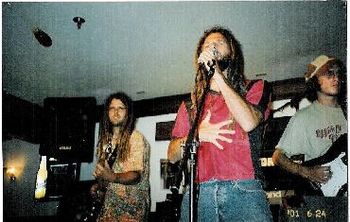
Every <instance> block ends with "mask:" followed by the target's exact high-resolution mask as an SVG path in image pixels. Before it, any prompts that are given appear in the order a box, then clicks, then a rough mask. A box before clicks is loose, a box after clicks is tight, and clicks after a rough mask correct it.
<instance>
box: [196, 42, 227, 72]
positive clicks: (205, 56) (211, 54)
mask: <svg viewBox="0 0 350 222" xmlns="http://www.w3.org/2000/svg"><path fill="white" fill-rule="evenodd" d="M220 57H221V55H220V53H219V51H218V50H217V49H216V47H215V46H213V47H209V48H207V49H205V50H204V51H202V53H201V54H200V55H199V57H198V61H197V62H198V64H203V65H204V66H205V68H206V70H207V71H209V70H210V69H213V68H214V69H215V66H216V61H217V60H218V59H219V58H220Z"/></svg>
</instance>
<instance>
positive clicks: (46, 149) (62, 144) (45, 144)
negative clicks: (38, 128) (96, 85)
mask: <svg viewBox="0 0 350 222" xmlns="http://www.w3.org/2000/svg"><path fill="white" fill-rule="evenodd" d="M44 114H45V118H44V122H43V124H42V129H43V133H42V139H41V143H40V150H39V153H40V155H45V156H48V157H54V158H56V159H58V160H59V161H69V162H92V161H93V155H94V145H95V144H94V138H95V123H96V99H95V98H94V97H72V98H62V97H48V98H46V99H45V100H44Z"/></svg>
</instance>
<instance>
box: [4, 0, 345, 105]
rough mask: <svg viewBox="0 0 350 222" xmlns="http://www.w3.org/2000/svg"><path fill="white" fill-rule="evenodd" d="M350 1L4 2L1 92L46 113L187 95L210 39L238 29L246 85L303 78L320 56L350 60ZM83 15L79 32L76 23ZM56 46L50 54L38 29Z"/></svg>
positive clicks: (235, 31)
mask: <svg viewBox="0 0 350 222" xmlns="http://www.w3.org/2000/svg"><path fill="white" fill-rule="evenodd" d="M345 5H346V3H345V2H343V1H322V2H320V1H312V2H310V1H290V2H286V1H271V2H266V1H265V2H251V1H250V2H235V1H229V2H227V1H225V2H223V1H214V2H208V1H205V2H199V1H192V2H184V1H175V2H105V3H101V2H85V3H83V2H71V3H67V2H65V3H60V2H54V3H42V2H34V3H29V2H11V3H6V2H3V3H2V31H3V32H2V65H3V66H2V80H3V81H2V87H3V89H4V90H5V91H6V92H7V93H10V94H12V95H14V96H17V97H20V98H22V99H25V100H27V101H30V102H33V103H36V104H39V105H42V104H43V100H44V98H46V97H85V96H93V97H96V99H97V102H98V104H102V103H103V100H104V99H105V97H107V95H109V94H110V93H112V92H116V91H124V92H126V93H127V94H129V95H130V96H131V97H132V98H133V99H134V100H141V99H150V98H156V97H163V96H170V95H177V94H184V93H188V92H190V90H191V88H192V85H193V82H194V68H193V54H194V50H195V46H196V44H197V41H198V39H199V37H200V36H201V35H202V33H203V31H204V30H205V29H207V28H209V27H210V26H212V25H216V24H219V25H223V26H225V27H228V28H230V29H231V30H232V31H233V33H234V34H235V36H236V38H237V39H238V40H239V41H240V43H241V45H242V48H243V53H244V56H245V67H246V70H245V73H246V76H247V78H251V79H255V78H264V79H265V80H268V81H276V80H283V79H288V78H295V77H302V76H303V73H304V72H305V71H306V64H307V63H309V62H310V61H311V60H312V59H314V58H315V57H316V56H318V55H320V54H329V55H333V56H336V57H338V58H340V59H341V60H342V61H343V62H345V61H346V40H347V39H346V38H347V36H346V34H347V27H346V6H345ZM76 16H80V17H83V18H84V19H85V21H86V22H85V23H83V24H82V26H81V28H80V29H78V28H77V25H76V23H74V22H73V18H74V17H76ZM34 27H38V28H40V29H41V30H43V31H44V32H46V33H47V34H48V35H49V36H50V37H51V39H52V46H51V47H44V46H42V45H40V44H39V42H38V41H37V40H36V39H35V37H34V35H33V33H32V29H33V28H34Z"/></svg>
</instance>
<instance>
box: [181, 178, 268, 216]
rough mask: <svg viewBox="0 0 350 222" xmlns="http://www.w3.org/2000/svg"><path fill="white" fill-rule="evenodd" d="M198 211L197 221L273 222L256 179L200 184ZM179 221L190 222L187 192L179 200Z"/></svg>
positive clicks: (264, 195) (265, 199)
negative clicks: (180, 203) (180, 201)
mask: <svg viewBox="0 0 350 222" xmlns="http://www.w3.org/2000/svg"><path fill="white" fill-rule="evenodd" d="M197 209H198V214H197V215H198V216H197V221H198V222H202V221H208V222H215V221H218V222H219V221H220V222H222V221H227V222H239V221H248V222H255V221H256V222H265V221H266V222H272V221H273V219H272V214H271V211H270V207H269V203H268V201H267V197H266V194H265V192H264V190H263V189H262V186H261V183H260V181H259V180H237V181H218V180H210V181H207V182H203V183H200V185H199V197H198V208H197ZM194 210H195V209H194ZM180 221H183V222H188V221H189V191H187V192H186V193H185V195H184V198H183V201H182V206H181V218H180Z"/></svg>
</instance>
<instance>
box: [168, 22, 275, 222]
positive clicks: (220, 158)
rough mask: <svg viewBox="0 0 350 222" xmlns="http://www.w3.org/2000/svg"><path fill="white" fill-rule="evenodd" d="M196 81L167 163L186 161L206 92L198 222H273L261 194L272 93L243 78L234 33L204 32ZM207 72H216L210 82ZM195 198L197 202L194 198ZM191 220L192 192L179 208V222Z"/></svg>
mask: <svg viewBox="0 0 350 222" xmlns="http://www.w3.org/2000/svg"><path fill="white" fill-rule="evenodd" d="M195 66H196V77H195V86H194V89H193V91H192V94H191V104H190V105H187V104H186V103H185V102H183V103H182V104H181V105H180V108H179V111H178V114H177V117H176V121H175V125H174V128H173V131H172V140H171V142H170V144H169V148H168V158H169V160H170V161H171V162H177V161H179V160H180V159H181V158H182V157H183V154H182V153H183V148H182V147H183V146H182V144H183V143H185V142H186V140H187V136H188V133H189V130H190V128H191V123H192V121H193V119H194V117H195V115H196V110H197V107H198V103H199V101H200V99H201V97H202V96H203V94H204V89H205V87H206V85H207V84H209V86H210V90H209V92H208V94H206V97H205V101H204V105H203V110H202V114H201V117H200V119H199V124H198V125H199V126H198V139H199V141H198V142H199V148H198V152H197V155H198V159H197V170H196V179H195V182H196V183H198V194H199V196H198V208H197V209H194V211H197V220H198V221H272V215H271V211H270V209H269V204H268V201H267V198H266V195H265V192H264V191H263V189H262V182H261V180H262V179H263V176H262V171H261V169H260V165H259V164H260V162H259V150H260V149H261V133H262V129H263V127H262V124H261V123H262V121H263V120H264V118H266V117H267V113H268V111H267V106H268V101H269V93H268V90H266V88H267V86H266V83H265V82H264V81H261V80H259V81H248V80H246V79H245V78H244V74H243V71H244V59H243V54H242V51H241V47H240V44H239V42H238V41H237V40H236V39H235V37H234V36H233V34H232V33H231V31H230V30H228V29H225V28H223V27H217V26H215V27H213V28H211V29H209V30H207V31H205V32H204V34H203V36H202V37H201V38H200V40H199V43H198V46H197V51H196V53H195ZM208 73H210V74H211V73H213V75H212V76H209V77H210V78H207V77H208ZM195 198H196V197H195ZM188 220H189V192H188V191H187V192H186V193H185V196H184V198H183V202H182V207H181V221H188Z"/></svg>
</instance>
